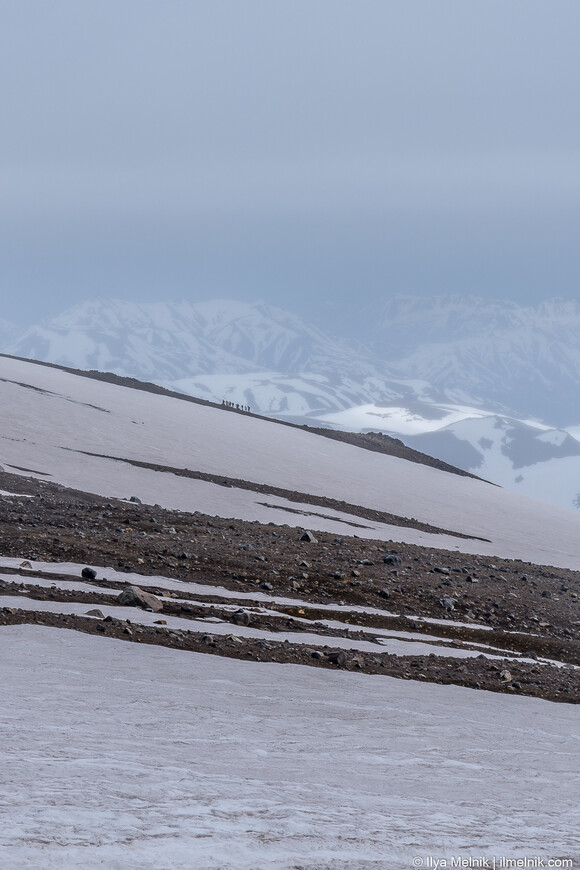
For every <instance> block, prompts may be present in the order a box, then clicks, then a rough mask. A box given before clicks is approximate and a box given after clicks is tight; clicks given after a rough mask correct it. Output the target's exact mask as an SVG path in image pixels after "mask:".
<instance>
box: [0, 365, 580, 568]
mask: <svg viewBox="0 0 580 870" xmlns="http://www.w3.org/2000/svg"><path fill="white" fill-rule="evenodd" d="M0 402H1V404H2V408H3V420H2V437H1V439H0V464H1V465H2V466H3V467H4V468H5V469H6V470H7V471H10V472H16V473H22V474H27V475H29V474H30V475H32V476H36V477H40V478H42V479H46V480H52V481H54V482H57V483H60V484H63V485H66V486H69V487H73V488H75V489H78V490H82V491H86V492H93V493H96V494H99V495H103V496H106V497H115V498H128V497H130V496H134V497H137V498H139V499H140V500H141V501H142V502H145V503H148V504H159V505H161V506H162V507H167V508H176V509H179V510H185V511H194V510H197V511H201V512H203V513H206V514H211V515H216V516H221V517H235V518H238V519H245V520H258V521H260V522H273V523H276V524H282V523H287V524H289V525H297V524H298V522H299V524H300V525H301V526H303V527H305V528H310V529H314V530H316V529H318V530H321V531H329V532H335V533H338V534H341V533H356V534H357V535H359V536H361V537H368V538H375V539H380V540H396V541H405V542H408V543H414V544H423V545H426V546H432V547H438V548H444V549H449V550H459V551H461V552H465V553H479V554H483V555H488V556H499V557H504V558H515V559H523V560H525V561H533V562H536V563H540V564H548V565H556V566H560V567H566V568H574V569H577V568H580V548H579V547H578V541H579V540H580V517H579V516H577V515H575V514H574V513H572V512H571V511H570V512H569V511H566V510H563V509H558V508H556V507H552V506H548V505H545V504H543V503H541V502H538V501H534V500H532V499H528V498H525V497H523V496H521V495H518V494H516V493H513V492H507V491H504V490H501V489H500V488H498V487H495V486H492V485H490V484H488V483H485V482H483V481H480V480H476V479H471V478H467V477H461V476H458V475H455V474H451V473H448V472H444V471H441V470H439V469H437V468H431V467H427V466H424V465H419V464H417V463H415V462H408V461H406V460H404V459H400V458H398V457H395V456H388V455H385V454H382V453H377V452H371V451H369V450H365V449H360V448H359V447H357V446H355V445H353V444H349V443H341V442H339V441H334V440H329V439H327V438H324V437H321V436H320V435H318V434H315V433H313V432H310V431H308V430H306V429H301V428H298V427H290V426H284V425H281V424H278V423H276V422H273V421H267V420H264V419H261V418H257V417H255V416H252V415H245V414H243V413H237V412H232V411H231V410H230V409H226V408H221V407H217V406H211V405H208V404H197V403H195V402H188V401H182V400H180V399H177V398H172V397H169V396H165V395H155V394H150V393H147V392H144V391H142V390H134V389H129V388H127V387H123V386H119V385H116V384H110V383H105V382H101V381H98V380H95V379H91V378H87V377H82V376H81V375H74V374H72V373H70V372H67V371H61V370H60V369H58V368H51V367H47V366H43V365H39V364H36V363H32V362H24V361H21V360H16V359H11V358H8V357H2V358H0ZM297 512H298V513H297Z"/></svg>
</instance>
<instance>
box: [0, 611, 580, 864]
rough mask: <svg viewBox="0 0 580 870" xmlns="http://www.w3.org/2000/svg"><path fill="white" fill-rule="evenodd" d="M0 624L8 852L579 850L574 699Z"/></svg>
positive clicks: (301, 858) (139, 859)
mask: <svg viewBox="0 0 580 870" xmlns="http://www.w3.org/2000/svg"><path fill="white" fill-rule="evenodd" d="M3 638H4V644H3V656H2V662H1V665H0V667H1V678H0V679H1V684H2V686H3V688H4V692H3V702H2V711H3V737H4V739H3V740H2V749H1V750H0V752H1V756H2V762H1V763H2V770H3V776H2V783H1V785H0V794H1V801H2V806H3V825H2V833H1V835H0V836H1V839H0V844H1V847H2V857H3V866H5V867H7V868H10V870H29V868H31V867H34V868H36V867H39V868H40V867H42V868H43V870H51V868H59V870H60V868H81V867H82V868H90V870H92V868H96V867H103V868H105V867H106V868H107V870H125V868H127V867H129V866H130V867H131V868H134V870H150V868H154V867H155V868H164V870H178V868H179V870H186V868H187V870H191V868H196V870H256V868H272V870H291V868H308V870H384V868H389V870H407V868H410V867H411V866H413V865H412V859H413V857H415V856H422V857H423V858H424V859H426V858H427V857H428V856H435V857H437V858H439V859H441V858H446V859H447V860H448V861H449V860H450V859H451V857H452V856H461V857H463V858H465V859H467V858H469V857H472V858H474V857H475V856H481V855H485V856H487V857H488V858H489V859H491V858H492V857H494V856H508V857H510V858H516V857H530V856H532V855H534V856H536V855H541V856H545V857H561V858H566V859H570V860H572V861H573V862H574V863H573V866H576V863H577V862H578V861H580V835H579V834H578V831H580V810H579V808H578V800H577V796H578V787H579V785H580V783H579V781H578V757H579V752H578V751H579V748H580V747H579V737H578V709H577V708H576V707H573V706H568V705H564V704H557V705H556V704H550V703H548V702H545V701H539V700H535V699H528V698H521V697H509V696H501V695H497V694H493V693H488V692H476V691H473V690H469V689H464V688H460V687H452V686H436V685H422V684H418V683H414V682H405V681H402V680H393V679H390V678H387V677H372V676H365V675H361V674H352V673H343V672H329V671H317V670H313V669H309V668H302V667H296V666H292V665H275V664H265V663H262V664H260V663H255V662H253V663H249V662H241V661H234V660H230V659H221V658H218V657H214V656H207V655H204V656H201V655H196V654H193V653H192V654H183V653H180V652H177V651H174V650H168V649H162V648H158V647H149V646H147V647H144V646H140V645H135V644H127V643H123V642H121V641H115V640H111V639H107V638H98V639H97V638H94V637H89V636H86V635H80V634H77V633H76V632H72V631H70V632H69V631H64V630H57V629H49V628H39V627H35V626H17V627H9V628H4V629H3ZM32 675H34V679H33V681H32Z"/></svg>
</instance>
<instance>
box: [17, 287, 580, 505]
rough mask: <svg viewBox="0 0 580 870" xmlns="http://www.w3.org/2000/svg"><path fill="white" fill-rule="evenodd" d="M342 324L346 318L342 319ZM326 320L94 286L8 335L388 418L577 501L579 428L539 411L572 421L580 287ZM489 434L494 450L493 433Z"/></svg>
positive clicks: (137, 369) (204, 390)
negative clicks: (124, 294) (94, 290)
mask: <svg viewBox="0 0 580 870" xmlns="http://www.w3.org/2000/svg"><path fill="white" fill-rule="evenodd" d="M347 321H348V323H347ZM332 323H333V327H334V330H335V332H336V331H340V330H339V327H340V320H339V319H337V318H336V317H335V318H334V319H333V320H332ZM322 326H323V327H324V328H320V327H319V326H315V325H313V324H312V323H309V322H307V320H306V319H305V318H301V317H299V316H297V315H295V314H291V313H289V312H287V311H284V310H282V309H280V308H275V307H273V306H268V305H263V304H249V303H242V302H234V301H228V300H213V301H211V302H201V303H195V304H194V303H188V302H181V303H171V302H164V303H161V302H159V303H143V304H135V303H129V302H123V301H118V300H117V301H115V300H109V301H106V300H96V301H91V302H86V303H82V304H80V305H77V306H75V307H74V308H71V309H69V310H67V311H65V312H63V313H62V314H59V315H57V316H55V317H53V318H49V319H48V320H46V321H45V322H44V323H42V324H40V325H38V326H33V327H31V328H30V329H29V330H27V331H26V332H25V333H24V334H23V335H21V337H20V338H19V339H18V340H16V341H14V340H13V341H11V342H8V343H6V342H4V346H3V350H4V351H5V352H7V353H10V354H13V355H15V356H20V357H24V358H31V359H39V360H45V361H50V362H54V363H57V364H60V365H65V366H69V367H72V368H77V369H97V370H101V371H112V372H115V373H118V374H121V375H128V376H131V377H136V378H138V379H142V380H147V381H153V382H155V383H159V384H161V385H163V386H166V387H168V388H170V389H173V390H177V391H181V392H184V393H187V394H189V395H194V396H198V397H201V398H205V399H209V400H210V401H217V402H220V401H221V400H222V399H226V400H228V401H230V402H233V403H234V404H236V403H239V404H243V405H247V406H250V407H251V408H252V411H255V412H257V413H262V414H265V415H268V416H278V417H280V418H284V419H287V420H292V421H294V422H298V423H314V424H315V425H336V424H338V425H340V426H342V427H346V428H349V429H353V428H354V429H363V430H365V429H366V430H368V429H373V428H375V429H378V430H379V431H384V432H388V433H389V434H393V435H395V436H397V437H401V438H403V440H407V442H408V443H409V444H411V443H412V446H415V447H418V449H420V450H423V451H425V452H430V453H432V454H433V455H435V456H436V457H438V458H440V459H443V460H444V461H446V462H451V463H452V464H454V465H459V466H461V467H463V468H465V469H466V470H469V471H471V472H473V473H475V474H477V475H480V476H483V477H487V478H488V479H491V480H493V481H494V482H496V483H499V484H501V485H502V486H508V487H512V488H516V489H519V490H521V491H524V492H526V493H528V494H531V495H533V496H534V497H538V498H546V499H548V500H550V501H553V502H555V503H557V504H561V505H563V506H566V507H569V508H570V507H574V506H575V504H576V499H577V495H578V490H579V489H580V466H579V469H578V473H577V472H576V465H577V464H578V463H579V459H578V458H577V457H576V456H575V453H574V451H575V449H576V448H575V446H574V443H575V442H574V443H572V442H571V441H566V444H567V447H565V448H562V447H561V446H558V445H555V444H552V445H551V446H550V447H549V448H546V447H545V446H544V447H538V444H539V443H540V442H539V441H538V437H539V436H538V431H537V429H536V428H535V427H536V423H535V422H534V420H542V421H544V423H543V425H545V426H546V428H547V429H556V430H558V432H557V433H556V434H555V435H554V438H556V440H557V439H561V440H562V439H564V440H566V438H567V437H569V436H574V435H575V432H576V426H575V424H577V423H578V418H577V413H578V412H577V411H576V408H577V402H576V401H575V397H576V396H577V394H578V384H579V383H580V302H578V301H576V300H572V301H561V300H549V301H545V302H543V303H540V304H538V305H535V306H521V305H517V304H516V303H514V302H511V301H486V300H482V299H479V298H476V297H453V296H440V297H425V298H418V297H403V296H398V297H397V296H394V297H392V298H390V299H388V300H387V301H386V302H385V303H384V305H382V306H379V307H375V308H374V309H368V308H367V309H363V308H361V309H360V310H356V311H351V312H349V314H348V317H347V316H346V315H343V322H342V333H343V335H346V336H348V338H345V337H343V338H340V337H336V336H331V335H329V334H328V333H327V331H326V326H327V324H322ZM8 334H10V330H9V331H8ZM1 335H2V331H1V329H0V341H1V340H2V339H1ZM355 335H357V336H358V339H357V340H355V339H354V338H353V336H355ZM385 405H386V406H389V407H395V408H396V407H401V408H407V409H408V408H414V409H415V411H416V413H415V415H414V419H415V423H414V425H413V426H412V427H411V428H409V427H408V425H407V423H405V424H404V425H402V423H401V421H402V418H401V416H400V415H399V416H397V415H396V414H395V415H393V414H385V409H384V407H381V406H385ZM458 406H459V407H467V408H470V409H471V410H470V411H469V413H467V415H466V414H463V413H462V412H460V413H459V417H457V414H456V417H455V418H453V419H452V418H451V417H450V416H449V413H450V411H449V408H451V407H458ZM445 408H446V409H447V410H445V411H443V410H442V409H445ZM351 411H352V412H351ZM441 413H443V418H442V419H444V420H445V427H448V426H449V425H450V424H451V423H454V424H457V425H454V427H453V429H446V431H439V430H442V429H443V428H444V426H443V425H441V426H439V425H437V426H436V427H435V428H436V429H437V433H436V434H435V433H434V431H433V424H432V423H431V422H430V421H431V420H432V419H433V418H434V417H435V418H437V416H438V415H441ZM337 414H338V416H335V415H337ZM466 416H467V417H469V420H470V422H469V424H467V423H466V422H462V421H464V419H465V417H466ZM487 418H490V419H491V418H493V420H492V422H491V424H489V425H491V435H490V432H489V431H488V429H489V426H488V422H486V420H487ZM530 420H532V422H530ZM502 427H503V430H502ZM514 427H515V428H514ZM515 430H517V432H518V434H517V436H515V435H514V434H513V432H515ZM562 430H565V431H564V434H562ZM566 432H567V433H568V434H566ZM510 433H511V434H510ZM491 436H493V437H491ZM416 439H419V440H418V441H417V442H416V443H415V441H416ZM498 439H499V440H498ZM490 440H491V441H492V442H493V443H494V444H495V448H494V450H492V449H491V448H489V447H486V446H483V445H486V444H487V442H488V441H490ZM508 442H509V444H508ZM563 449H565V450H566V455H565V456H564V455H563V452H562V451H563ZM522 468H524V469H525V470H524V471H522ZM532 468H533V469H534V470H533V471H532ZM577 480H578V481H579V483H578V485H577V484H576V481H577Z"/></svg>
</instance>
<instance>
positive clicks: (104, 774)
mask: <svg viewBox="0 0 580 870" xmlns="http://www.w3.org/2000/svg"><path fill="white" fill-rule="evenodd" d="M0 401H1V403H2V404H1V407H2V430H1V438H0V464H1V465H2V467H3V468H4V471H2V472H0V643H2V649H3V655H2V662H1V665H0V682H1V685H2V687H3V702H2V709H3V714H4V716H3V719H4V729H5V734H6V740H5V741H4V743H5V746H4V748H3V749H2V750H0V760H1V763H2V767H3V770H4V774H5V775H4V777H3V784H2V785H1V786H0V800H1V801H2V803H3V805H4V806H5V808H6V812H5V814H4V820H5V826H4V829H3V832H2V834H1V835H0V837H1V839H0V842H1V846H2V855H3V861H4V863H5V865H6V866H7V867H10V870H24V868H30V867H42V868H43V870H45V868H46V870H50V868H53V867H54V868H56V867H59V868H83V870H84V868H87V867H97V866H101V867H102V866H106V867H108V868H111V870H121V868H124V867H127V866H132V867H135V868H138V870H149V868H151V867H163V868H166V870H186V868H187V870H191V868H192V867H196V868H200V870H201V868H203V870H226V868H227V870H255V868H257V867H266V866H267V867H268V868H273V870H297V868H308V870H331V868H332V870H379V868H380V870H383V868H385V867H389V868H392V870H403V868H405V870H406V868H407V867H409V866H411V865H412V862H413V859H414V858H415V859H416V858H419V857H420V858H421V860H422V861H424V862H425V863H426V862H427V860H428V856H433V855H436V856H437V857H438V859H443V858H445V860H446V861H447V866H450V861H451V859H452V858H454V859H457V857H458V856H460V857H461V859H462V860H464V861H466V862H468V861H469V860H470V858H472V857H473V856H479V857H481V856H485V858H486V860H488V861H489V863H490V865H491V864H492V862H493V859H494V858H499V857H501V856H509V857H510V858H511V859H521V860H523V859H525V858H527V859H530V860H531V858H532V856H536V857H537V856H540V857H541V859H542V860H546V862H547V860H548V859H549V858H559V859H566V860H567V861H570V862H572V864H571V866H573V865H574V864H575V863H577V862H578V861H580V837H579V836H578V830H580V814H579V811H578V801H577V793H578V785H579V777H578V752H577V745H576V744H577V733H578V716H577V710H578V709H579V708H578V706H577V705H578V703H580V638H579V632H578V601H579V595H580V581H579V574H578V561H579V548H578V544H577V542H578V540H580V535H579V534H578V532H579V518H578V516H577V515H576V514H574V513H572V512H567V511H564V510H559V509H557V508H552V507H550V506H547V505H543V504H541V503H539V502H533V501H531V500H528V499H525V498H523V497H521V496H517V495H515V494H513V493H506V492H503V491H502V490H501V489H499V488H498V487H494V486H492V485H490V484H487V483H485V482H483V481H480V480H477V479H472V478H468V477H465V476H459V475H456V474H453V473H451V472H450V471H443V470H441V469H438V468H435V467H430V466H424V465H421V464H419V463H418V462H417V461H413V462H411V461H409V460H407V459H403V458H401V457H400V456H390V455H386V454H384V453H382V452H380V451H378V450H377V448H378V447H381V446H383V445H382V443H379V441H377V443H374V444H373V449H372V450H371V449H365V448H364V447H362V446H357V444H356V443H344V442H341V441H338V440H331V439H330V438H326V437H323V436H322V435H320V434H316V433H314V432H312V431H307V430H305V429H302V428H298V427H292V426H288V425H283V424H278V423H275V422H272V421H267V420H263V419H260V418H256V417H253V416H251V415H249V414H244V413H242V412H238V411H236V410H230V409H227V408H222V407H217V406H211V405H208V404H200V403H197V402H193V401H187V400H185V399H179V398H176V397H172V396H168V395H162V394H159V393H150V392H147V391H146V390H144V389H133V388H131V387H129V386H124V385H121V384H112V383H108V382H102V381H100V380H98V379H97V378H96V377H84V376H82V375H81V374H74V373H71V372H67V371H62V370H59V369H58V368H53V367H49V366H42V365H38V364H34V363H29V362H24V361H21V360H14V359H7V358H0ZM335 434H336V433H335ZM360 443H361V444H365V443H366V442H365V440H364V439H362V440H361V442H360ZM414 458H415V460H416V459H417V458H418V457H417V456H415V457H414ZM305 529H311V530H313V534H312V535H308V534H305V533H304V530H305ZM486 539H487V540H486ZM518 559H520V560H524V561H518ZM532 562H537V563H538V564H531V563H532ZM130 587H139V588H138V589H131V588H130ZM139 590H140V591H139ZM139 602H140V606H138V605H139ZM554 702H558V703H554ZM531 782H532V783H533V788H532V787H530V783H531ZM554 844H557V847H555V846H554ZM556 849H557V851H556ZM415 863H417V861H415ZM462 866H463V865H462ZM465 866H467V864H465ZM561 866H564V865H563V864H562V865H561Z"/></svg>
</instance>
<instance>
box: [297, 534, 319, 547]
mask: <svg viewBox="0 0 580 870" xmlns="http://www.w3.org/2000/svg"><path fill="white" fill-rule="evenodd" d="M298 540H299V541H308V543H309V544H317V543H318V539H317V538H315V537H314V535H313V534H312V532H310V531H306V532H304V534H302V535H300V537H299V538H298Z"/></svg>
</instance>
